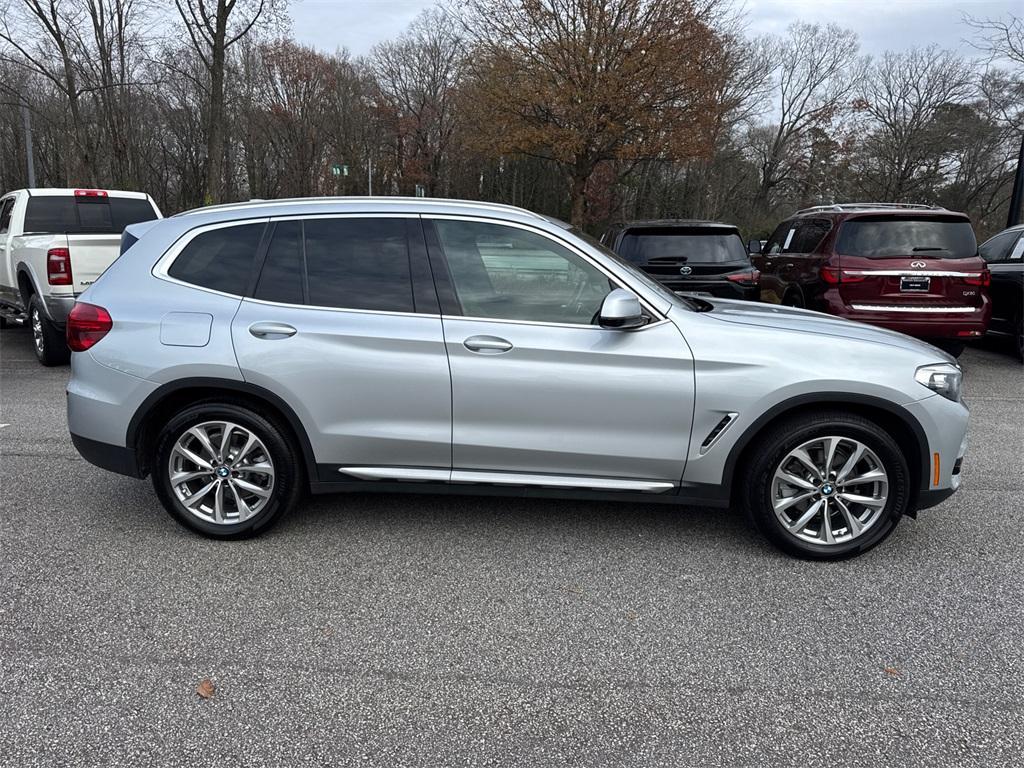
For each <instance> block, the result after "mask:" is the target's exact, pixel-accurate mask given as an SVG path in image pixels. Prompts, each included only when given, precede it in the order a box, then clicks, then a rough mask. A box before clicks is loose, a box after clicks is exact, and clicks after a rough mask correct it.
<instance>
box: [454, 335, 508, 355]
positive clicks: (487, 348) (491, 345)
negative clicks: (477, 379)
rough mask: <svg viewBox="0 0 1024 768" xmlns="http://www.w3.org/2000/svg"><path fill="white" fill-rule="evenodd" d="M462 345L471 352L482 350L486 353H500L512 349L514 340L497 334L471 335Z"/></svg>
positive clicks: (481, 351)
mask: <svg viewBox="0 0 1024 768" xmlns="http://www.w3.org/2000/svg"><path fill="white" fill-rule="evenodd" d="M462 345H463V346H464V347H465V348H466V349H468V350H469V351H470V352H480V353H481V354H484V355H500V354H501V353H502V352H508V351H509V350H510V349H512V342H510V341H506V340H505V339H501V338H498V337H497V336H470V337H469V338H468V339H466V340H465V341H464V342H462Z"/></svg>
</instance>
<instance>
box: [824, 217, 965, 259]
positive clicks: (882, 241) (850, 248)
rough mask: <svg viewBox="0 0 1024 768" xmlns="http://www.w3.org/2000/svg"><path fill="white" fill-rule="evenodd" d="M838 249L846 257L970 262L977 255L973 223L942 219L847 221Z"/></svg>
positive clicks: (859, 219) (908, 218)
mask: <svg viewBox="0 0 1024 768" xmlns="http://www.w3.org/2000/svg"><path fill="white" fill-rule="evenodd" d="M836 250H837V251H838V252H839V253H840V254H841V255H843V256H863V257H866V258H869V259H881V258H887V257H899V256H924V257H927V258H939V259H967V258H970V257H972V256H975V255H977V253H978V242H977V240H975V239H974V230H973V229H972V228H971V223H970V222H969V221H967V220H965V219H960V218H955V217H948V218H943V217H940V216H929V217H924V216H920V217H917V218H915V217H913V216H898V217H897V216H885V217H878V218H875V217H870V216H866V217H862V218H856V219H848V220H846V221H845V222H843V224H842V226H841V227H840V228H839V240H838V242H837V243H836Z"/></svg>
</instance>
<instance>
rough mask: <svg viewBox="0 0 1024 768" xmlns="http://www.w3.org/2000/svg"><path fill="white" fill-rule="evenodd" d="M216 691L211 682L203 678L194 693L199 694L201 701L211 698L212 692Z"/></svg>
mask: <svg viewBox="0 0 1024 768" xmlns="http://www.w3.org/2000/svg"><path fill="white" fill-rule="evenodd" d="M216 690H217V689H216V688H215V687H214V685H213V681H212V680H211V679H210V678H208V677H204V678H203V679H202V680H200V681H199V687H198V688H196V693H197V694H199V698H201V699H209V698H212V697H213V694H214V691H216Z"/></svg>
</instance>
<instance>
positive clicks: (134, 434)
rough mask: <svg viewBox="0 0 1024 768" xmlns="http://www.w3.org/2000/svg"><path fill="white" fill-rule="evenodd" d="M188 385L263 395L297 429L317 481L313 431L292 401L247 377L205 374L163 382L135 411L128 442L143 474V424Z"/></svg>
mask: <svg viewBox="0 0 1024 768" xmlns="http://www.w3.org/2000/svg"><path fill="white" fill-rule="evenodd" d="M186 389H211V390H227V391H229V392H234V393H238V394H240V395H249V396H250V397H255V398H259V399H261V400H264V401H266V402H268V403H269V404H270V405H271V406H273V407H274V408H275V409H276V410H277V411H278V412H279V413H280V414H281V416H282V417H283V418H284V419H285V421H286V422H287V423H288V426H289V428H290V429H291V430H292V432H294V433H295V437H296V439H297V440H298V442H299V449H300V450H301V451H302V458H303V463H304V464H305V465H306V473H307V475H308V476H309V482H310V483H315V482H317V480H318V479H319V478H318V477H317V474H316V472H317V464H316V459H315V457H314V454H313V446H312V444H311V443H310V442H309V435H308V434H306V428H305V427H304V426H303V424H302V421H301V420H300V419H299V417H298V416H297V415H296V413H295V411H293V410H292V408H291V406H290V405H288V403H286V402H285V401H284V400H283V399H282V398H281V397H279V396H278V395H276V394H274V393H273V392H271V391H270V390H269V389H265V388H264V387H260V386H258V385H256V384H251V383H249V382H247V381H235V380H232V379H217V378H208V377H201V376H196V377H190V378H185V379H177V380H175V381H172V382H168V383H167V384H164V385H162V386H161V387H159V388H158V389H156V390H154V391H153V392H152V393H151V394H150V395H149V396H148V397H147V398H146V399H145V400H143V401H142V404H141V405H140V406H139V407H138V409H137V410H136V411H135V415H133V416H132V419H131V421H130V422H129V423H128V431H127V433H126V435H125V445H127V446H129V447H130V448H131V450H132V451H133V452H134V453H135V454H136V456H138V466H139V470H140V475H139V476H142V475H143V474H145V470H146V469H148V467H147V466H146V464H147V459H148V457H145V456H141V455H139V450H140V448H141V445H140V444H139V441H140V439H141V438H142V437H143V432H142V427H143V425H144V424H145V422H146V420H147V419H148V418H149V416H150V415H151V414H152V413H153V410H154V409H155V408H156V407H157V406H158V405H159V404H160V403H161V402H162V401H164V400H165V399H167V398H168V397H169V396H171V395H173V394H174V393H175V392H181V391H182V390H186ZM211 394H213V393H211Z"/></svg>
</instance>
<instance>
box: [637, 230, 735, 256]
mask: <svg viewBox="0 0 1024 768" xmlns="http://www.w3.org/2000/svg"><path fill="white" fill-rule="evenodd" d="M619 255H620V256H622V257H623V258H624V259H626V260H628V261H631V262H633V263H634V264H646V263H648V262H649V261H650V260H651V259H679V258H686V259H687V261H691V262H699V263H702V264H720V263H727V262H745V261H746V260H747V250H746V248H744V246H743V241H742V240H741V239H740V236H739V235H738V234H737V233H736V232H735V231H733V230H729V229H716V228H714V227H650V228H647V229H642V228H638V229H630V230H627V232H626V234H625V235H623V237H622V241H621V242H620V243H619Z"/></svg>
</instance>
